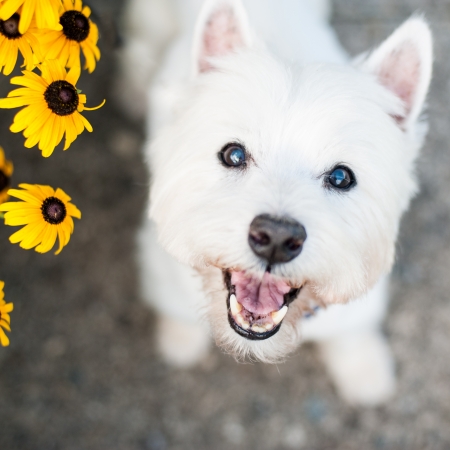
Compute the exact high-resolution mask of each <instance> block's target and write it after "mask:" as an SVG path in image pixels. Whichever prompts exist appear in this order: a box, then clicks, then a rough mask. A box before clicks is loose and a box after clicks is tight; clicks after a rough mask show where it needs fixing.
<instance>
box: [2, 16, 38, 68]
mask: <svg viewBox="0 0 450 450" xmlns="http://www.w3.org/2000/svg"><path fill="white" fill-rule="evenodd" d="M19 12H20V11H19ZM19 21H20V14H19V13H15V14H13V15H12V16H11V17H10V18H9V19H6V20H2V19H0V72H2V71H3V74H4V75H9V74H10V73H11V72H12V71H13V70H14V67H15V65H16V62H17V56H18V53H19V51H20V53H21V54H22V56H23V59H24V64H23V66H25V67H26V69H27V70H32V69H33V68H34V66H35V64H34V62H35V60H34V54H35V55H36V59H37V60H40V59H42V56H41V54H40V44H39V41H38V39H37V38H36V32H37V28H36V27H35V26H34V25H31V26H30V27H29V28H28V29H27V31H26V32H25V33H24V34H21V33H20V32H19Z"/></svg>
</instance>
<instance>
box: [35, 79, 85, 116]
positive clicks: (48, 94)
mask: <svg viewBox="0 0 450 450" xmlns="http://www.w3.org/2000/svg"><path fill="white" fill-rule="evenodd" d="M44 98H45V101H46V102H47V105H48V107H49V108H50V109H51V110H52V111H53V112H54V113H55V114H58V116H68V115H69V114H73V113H74V112H75V111H76V110H77V108H78V104H79V98H78V92H77V90H76V88H75V86H73V85H72V84H70V83H68V82H67V81H64V80H59V81H54V82H53V83H51V84H50V85H49V86H48V88H47V89H46V90H45V93H44Z"/></svg>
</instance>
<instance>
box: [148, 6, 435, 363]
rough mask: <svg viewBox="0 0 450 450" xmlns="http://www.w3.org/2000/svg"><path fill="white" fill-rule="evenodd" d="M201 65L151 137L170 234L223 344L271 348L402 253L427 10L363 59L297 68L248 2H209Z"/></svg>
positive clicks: (425, 72) (161, 212)
mask: <svg viewBox="0 0 450 450" xmlns="http://www.w3.org/2000/svg"><path fill="white" fill-rule="evenodd" d="M193 54H194V72H195V75H194V77H193V80H192V82H191V83H190V84H189V85H188V86H187V87H186V90H185V92H184V93H183V97H182V98H181V99H180V101H179V102H178V103H177V113H176V116H175V118H174V120H173V121H172V122H171V123H170V125H169V126H168V127H166V129H165V130H164V131H163V132H161V133H160V134H159V135H158V136H157V139H156V140H155V141H154V144H153V147H152V163H153V168H154V172H153V187H152V191H151V217H152V218H153V219H154V220H155V222H156V224H157V226H158V232H159V239H160V242H161V243H162V244H163V246H164V247H165V248H166V249H167V250H168V251H169V252H170V253H171V254H172V255H174V256H175V257H176V258H178V259H179V260H180V261H182V262H185V263H187V264H190V265H192V266H194V267H196V268H197V269H198V270H199V271H201V272H204V273H206V274H207V275H206V276H205V280H206V286H205V288H206V290H207V291H208V292H209V294H210V297H211V308H210V314H209V317H210V319H211V321H212V323H211V328H212V330H213V332H215V333H216V336H217V339H218V341H219V343H221V344H223V345H224V346H226V347H228V348H229V349H231V350H232V351H233V352H234V353H241V354H251V355H253V356H255V357H257V358H259V359H262V360H265V361H271V360H275V359H277V358H279V357H280V356H284V355H285V354H286V353H287V352H288V351H289V350H291V349H292V348H293V347H294V346H295V343H296V342H297V335H296V332H295V326H296V323H297V322H298V320H299V319H300V318H301V317H302V315H303V314H304V312H305V308H306V309H307V308H308V305H309V303H308V302H309V301H310V300H312V301H313V302H317V303H320V304H322V303H324V304H331V303H337V302H341V303H342V302H347V301H349V300H351V299H354V298H356V297H358V296H360V295H362V294H364V293H365V292H366V291H367V290H368V289H369V288H371V287H372V286H373V285H374V283H375V282H376V281H377V280H378V279H379V278H380V276H381V275H382V274H385V273H386V272H388V271H389V270H390V268H391V265H392V262H393V259H394V251H395V241H396V237H397V231H398V227H399V221H400V217H401V215H402V213H403V212H404V211H405V209H406V208H407V206H408V203H409V201H410V199H411V197H412V195H413V194H414V192H415V190H416V181H415V176H414V160H415V158H416V156H417V153H418V150H419V148H420V146H421V144H422V140H423V136H424V134H425V128H426V127H425V126H424V124H423V122H422V121H420V120H419V116H420V114H421V111H422V107H423V103H424V100H425V96H426V93H427V89H428V85H429V81H430V76H431V64H432V48H431V35H430V32H429V29H428V26H427V25H426V24H425V22H424V21H423V20H422V19H420V18H413V19H410V20H409V21H407V22H406V23H404V24H403V25H402V26H401V27H400V28H399V29H397V30H396V31H395V32H394V33H393V35H392V36H391V37H389V38H388V39H387V40H386V41H385V42H384V43H383V44H382V45H381V46H380V47H379V48H378V49H376V50H375V51H373V52H372V53H370V54H368V55H365V56H364V57H361V58H358V59H357V60H356V61H355V62H354V63H353V64H351V65H348V66H344V65H342V66H341V65H326V64H316V65H310V66H306V67H292V66H289V65H287V64H285V63H283V62H280V61H278V60H276V59H275V58H274V57H273V56H271V55H270V54H269V52H267V51H266V50H265V49H264V48H262V46H260V45H259V44H256V43H255V42H254V39H253V38H252V33H251V32H250V29H249V28H248V25H247V21H246V17H245V13H244V11H243V10H242V6H241V5H240V3H239V2H238V1H233V0H223V1H214V2H213V1H210V2H209V3H207V5H206V7H205V8H204V10H203V12H202V14H201V17H200V19H199V24H198V27H197V33H196V38H195V43H194V52H193Z"/></svg>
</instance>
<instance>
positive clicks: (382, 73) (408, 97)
mask: <svg viewBox="0 0 450 450" xmlns="http://www.w3.org/2000/svg"><path fill="white" fill-rule="evenodd" d="M360 63H361V62H359V64H358V63H357V65H360V66H361V64H360ZM432 63H433V43H432V37H431V31H430V28H429V26H428V24H427V23H426V22H425V20H424V19H422V18H421V17H413V18H411V19H409V20H407V21H406V22H405V23H403V25H401V26H400V27H399V28H397V29H396V30H395V31H394V33H393V34H392V35H391V36H390V37H388V38H387V39H386V40H385V41H384V42H383V43H382V44H381V45H380V46H379V47H378V48H377V49H376V50H375V51H373V52H372V53H371V54H370V55H369V56H368V58H367V59H366V60H363V61H362V68H363V70H366V71H369V72H371V73H373V74H374V75H375V76H376V78H377V80H378V82H379V83H380V84H381V85H383V86H384V87H385V88H387V89H388V90H390V91H391V92H392V93H393V94H395V95H396V96H397V97H398V98H399V99H400V100H401V102H402V104H403V107H404V111H403V112H402V114H400V115H396V116H394V118H395V119H396V121H397V123H398V124H399V126H400V127H401V128H402V129H403V130H407V129H408V128H410V126H411V125H413V124H414V123H415V122H416V121H417V119H418V117H419V115H420V113H421V112H422V109H423V105H424V101H425V97H426V95H427V92H428V87H429V85H430V79H431V70H432Z"/></svg>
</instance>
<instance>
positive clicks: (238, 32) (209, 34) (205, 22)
mask: <svg viewBox="0 0 450 450" xmlns="http://www.w3.org/2000/svg"><path fill="white" fill-rule="evenodd" d="M251 44H252V33H251V30H250V26H249V24H248V20H247V13H246V11H245V9H244V6H243V5H242V3H241V0H206V2H205V3H204V5H203V8H202V10H201V11H200V15H199V17H198V20H197V25H196V27H195V32H194V43H193V72H194V75H197V74H199V73H204V72H209V71H211V70H214V58H217V57H221V56H225V55H227V54H229V53H232V52H234V51H236V50H239V49H240V48H246V47H250V46H251Z"/></svg>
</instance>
